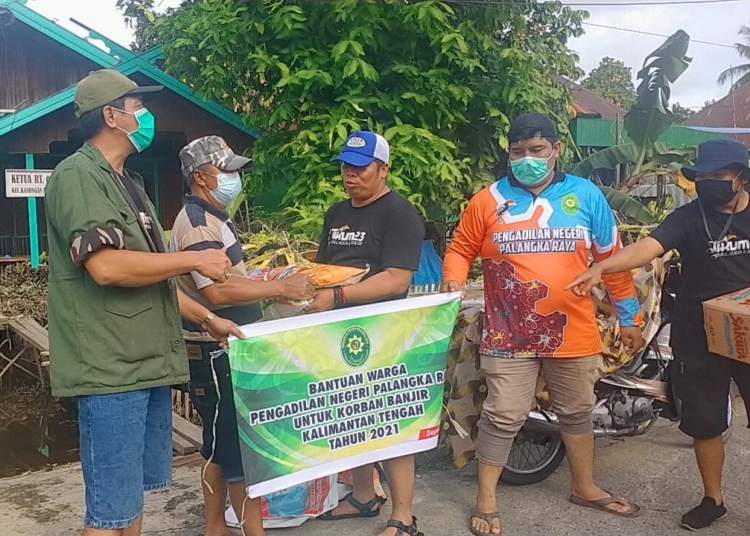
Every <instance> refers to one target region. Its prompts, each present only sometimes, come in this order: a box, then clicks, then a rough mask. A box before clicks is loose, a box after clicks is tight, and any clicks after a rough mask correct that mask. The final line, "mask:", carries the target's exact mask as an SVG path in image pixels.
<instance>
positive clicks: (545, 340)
mask: <svg viewBox="0 0 750 536" xmlns="http://www.w3.org/2000/svg"><path fill="white" fill-rule="evenodd" d="M621 248H622V244H621V242H620V238H619V234H618V232H617V225H616V222H615V219H614V216H613V214H612V210H611V209H610V207H609V205H608V204H607V200H606V199H605V198H604V195H603V194H602V193H601V191H600V190H599V188H597V187H596V186H595V185H594V184H592V183H591V182H590V181H588V180H586V179H582V178H580V177H574V176H572V175H565V174H563V173H559V172H557V173H556V174H555V177H554V179H553V181H552V183H551V184H550V185H549V186H548V187H547V188H546V189H545V190H544V191H542V192H541V193H540V194H539V195H538V196H535V195H533V194H532V193H531V192H529V191H528V190H526V189H524V188H522V187H521V186H520V185H519V184H518V183H517V182H516V181H515V179H509V178H508V177H505V178H503V179H501V180H499V181H498V182H496V183H494V184H493V185H491V186H488V187H487V188H484V189H483V190H482V191H480V192H479V193H478V194H476V195H475V196H474V197H473V198H472V199H471V201H470V202H469V206H468V207H467V208H466V210H465V211H464V213H463V215H462V216H461V221H460V222H459V224H458V228H457V229H456V233H455V236H454V237H453V240H452V241H451V244H450V247H449V248H448V251H447V252H446V255H445V263H444V265H443V280H444V281H458V282H459V283H462V284H463V283H464V282H465V280H466V277H467V275H468V272H469V267H470V265H471V263H472V261H473V260H474V259H475V258H476V256H477V255H478V254H480V253H481V255H482V268H483V272H484V295H485V321H484V331H483V334H482V344H481V347H480V352H481V353H482V354H485V355H490V356H494V357H544V358H548V357H556V358H566V357H567V358H574V357H585V356H590V355H595V354H598V353H600V352H601V351H602V346H601V338H600V336H599V330H598V327H597V324H596V317H595V313H594V305H593V303H592V301H591V298H590V297H587V296H584V297H578V296H576V295H575V294H574V293H573V292H570V291H566V290H564V288H565V285H566V284H568V283H569V282H570V281H571V280H573V278H575V277H576V276H577V275H578V274H580V273H581V272H583V271H584V270H586V269H587V268H588V266H589V252H591V253H593V256H594V260H596V261H597V262H599V261H601V260H603V259H605V258H606V257H608V256H610V255H612V254H613V253H615V252H616V251H618V250H619V249H621ZM604 281H605V283H606V284H607V288H608V290H609V294H610V298H611V300H612V302H613V303H614V305H615V308H616V310H617V315H618V318H619V322H620V325H621V326H623V327H625V326H628V327H629V326H636V325H639V324H640V313H639V309H640V308H639V305H638V299H637V295H636V291H635V286H634V284H633V277H632V275H631V274H630V273H629V272H628V273H620V274H612V275H608V276H605V277H604Z"/></svg>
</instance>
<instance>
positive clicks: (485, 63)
mask: <svg viewBox="0 0 750 536" xmlns="http://www.w3.org/2000/svg"><path fill="white" fill-rule="evenodd" d="M584 16H586V13H585V12H581V11H576V10H573V9H570V8H567V7H563V6H562V5H561V4H560V3H556V2H547V3H540V2H536V1H531V0H529V1H525V0H524V1H523V2H514V3H512V4H508V5H500V4H498V3H489V2H488V3H487V4H486V5H471V6H463V5H453V4H449V3H447V2H438V1H431V0H427V1H410V2H406V1H403V0H319V1H311V0H307V1H305V0H288V1H281V0H263V1H260V0H259V1H254V2H244V1H241V0H224V1H222V2H214V1H209V0H202V1H195V2H192V3H187V4H183V6H182V7H181V8H180V9H179V10H178V11H177V12H175V13H174V14H172V15H171V16H169V17H164V18H162V19H159V20H157V24H156V27H157V29H158V34H159V39H160V40H161V41H162V42H164V43H165V45H164V55H165V68H166V70H167V71H168V72H170V73H172V74H174V75H175V76H177V77H178V78H180V79H181V80H183V81H185V82H186V83H188V84H191V85H192V86H193V87H194V88H195V90H196V91H197V92H198V93H199V94H201V95H204V96H206V97H209V98H212V99H215V100H217V101H219V102H221V103H222V104H223V105H225V106H227V107H230V108H232V109H235V110H238V111H240V113H241V114H242V115H243V117H244V119H245V120H246V121H247V122H248V123H249V124H251V125H253V126H254V127H256V128H258V129H260V130H262V131H263V136H262V137H261V139H260V140H258V141H257V142H256V144H255V146H254V148H253V170H252V175H251V177H250V180H249V181H248V184H247V186H246V189H247V190H248V191H249V192H257V191H262V190H263V189H264V188H266V187H267V186H269V185H271V184H278V183H279V181H281V183H282V184H285V185H286V186H287V189H286V196H285V197H284V200H283V208H287V209H288V210H291V211H293V212H294V213H295V215H296V227H297V229H298V230H299V231H301V232H303V233H304V234H306V235H308V236H315V235H316V234H317V232H318V230H319V229H320V227H321V225H322V220H323V215H324V212H325V209H326V208H327V207H328V206H330V204H331V203H332V202H334V201H337V200H340V199H344V198H345V197H346V194H345V191H344V188H343V185H342V184H341V181H340V180H337V175H338V171H337V169H336V166H335V165H333V164H331V163H330V159H331V157H332V156H333V155H334V154H335V153H336V152H337V151H338V150H339V149H340V148H341V146H342V144H343V142H344V139H345V138H346V136H347V134H348V133H349V132H351V131H353V130H356V129H360V128H369V129H374V130H376V131H379V132H381V133H383V134H384V135H385V137H386V138H387V139H388V140H389V142H390V144H391V160H392V168H391V173H390V185H391V187H392V188H393V189H394V190H395V191H397V192H399V193H402V194H403V195H405V196H406V197H408V198H409V199H410V201H412V202H413V203H414V204H415V205H416V206H418V207H419V208H420V209H421V210H422V211H423V212H425V213H428V212H429V213H430V214H431V215H437V214H445V213H453V214H455V213H456V212H457V211H458V210H460V207H461V206H462V204H463V203H464V202H465V200H466V198H467V196H468V195H470V194H471V193H472V192H473V191H476V190H478V189H479V188H480V187H481V186H482V185H484V184H486V183H487V182H489V181H491V180H493V178H495V177H496V173H497V172H498V170H499V168H500V167H502V166H503V165H504V161H503V159H504V158H505V152H504V151H505V150H506V149H507V145H508V139H507V130H508V128H509V125H510V120H511V118H512V117H514V116H516V115H518V114H519V113H522V112H526V111H532V110H533V111H541V112H547V113H550V114H551V115H553V116H554V117H556V118H557V120H558V122H559V125H560V129H561V131H562V132H563V133H566V132H567V126H566V125H567V119H568V118H567V115H566V114H567V107H568V105H569V102H570V95H569V93H568V92H567V90H565V89H564V88H563V87H562V86H560V85H557V84H556V83H554V82H553V80H552V76H553V75H554V74H558V73H559V74H564V75H567V76H572V77H577V75H578V74H579V73H578V70H577V68H576V61H577V59H578V58H577V56H576V55H575V54H574V53H573V52H571V51H570V50H569V49H568V48H567V46H566V42H567V40H568V39H569V38H570V37H574V36H577V35H580V34H581V33H582V30H581V22H582V20H583V17H584Z"/></svg>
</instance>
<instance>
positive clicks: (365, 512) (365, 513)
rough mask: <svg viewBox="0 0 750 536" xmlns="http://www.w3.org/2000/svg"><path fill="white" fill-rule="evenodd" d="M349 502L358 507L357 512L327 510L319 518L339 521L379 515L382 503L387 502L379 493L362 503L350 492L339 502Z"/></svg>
mask: <svg viewBox="0 0 750 536" xmlns="http://www.w3.org/2000/svg"><path fill="white" fill-rule="evenodd" d="M344 501H346V502H348V503H349V504H351V505H352V506H353V507H354V508H356V509H357V512H356V513H354V514H339V515H336V514H334V513H333V510H331V511H330V512H326V513H324V514H321V515H319V516H318V517H317V519H319V520H321V521H339V520H341V519H355V518H366V517H377V516H379V515H380V505H381V504H383V503H385V499H381V498H380V497H378V496H377V495H375V497H373V498H372V500H370V501H369V502H366V503H361V502H359V501H358V500H357V499H355V498H354V495H353V494H352V493H350V494H349V495H347V496H346V497H344V498H343V499H341V500H340V501H339V504H341V503H342V502H344ZM375 505H377V506H378V507H377V508H375V510H373V507H374V506H375Z"/></svg>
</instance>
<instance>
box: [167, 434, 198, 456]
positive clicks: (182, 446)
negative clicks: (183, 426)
mask: <svg viewBox="0 0 750 536" xmlns="http://www.w3.org/2000/svg"><path fill="white" fill-rule="evenodd" d="M172 450H173V451H175V452H176V453H177V454H179V455H180V456H187V455H188V454H193V453H195V452H198V446H197V445H194V444H193V443H191V442H190V441H188V440H187V439H185V438H184V437H182V436H181V435H180V434H178V433H177V432H175V431H174V430H172Z"/></svg>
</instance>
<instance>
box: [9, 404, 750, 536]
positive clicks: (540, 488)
mask: <svg viewBox="0 0 750 536" xmlns="http://www.w3.org/2000/svg"><path fill="white" fill-rule="evenodd" d="M746 423H747V419H746V417H745V415H744V412H743V414H742V415H740V416H738V419H737V426H736V428H735V432H734V435H733V437H732V438H731V440H730V442H729V444H728V447H727V462H726V469H725V491H726V504H727V507H728V508H729V516H728V518H727V519H726V520H725V521H721V522H717V523H716V524H715V526H714V527H712V528H710V529H708V530H706V531H704V534H707V535H727V536H729V535H738V536H739V535H747V534H750V497H748V491H747V490H748V489H750V470H748V468H749V467H750V431H749V430H747V429H746V428H745V427H744V426H745V424H746ZM199 472H200V467H199V466H197V465H195V464H193V465H187V466H181V467H177V468H176V469H175V478H174V484H173V486H172V488H171V489H170V490H169V491H168V492H162V493H156V494H151V495H149V496H147V505H146V511H145V522H144V527H143V528H144V533H145V534H149V535H157V534H159V535H161V534H164V535H171V536H200V535H201V534H202V526H203V519H202V513H203V512H202V509H203V506H202V504H201V497H200V493H201V492H200V487H199V478H200V476H199ZM596 472H597V475H598V479H599V482H600V485H601V486H602V487H604V488H605V489H610V490H614V491H616V492H618V493H622V494H625V495H626V496H628V497H630V498H631V499H632V500H634V501H636V502H638V503H639V504H640V505H641V506H642V507H643V509H644V513H643V515H642V516H641V517H640V518H638V519H623V518H619V517H616V516H613V515H608V514H603V513H599V512H595V511H592V510H587V509H583V508H580V507H576V506H573V505H572V504H570V503H568V502H567V496H568V494H567V488H568V484H569V473H568V468H567V465H565V464H564V465H563V466H562V467H561V468H560V469H559V470H558V471H557V472H556V473H555V474H554V475H552V477H550V478H549V479H548V480H546V481H545V482H542V483H540V484H537V485H534V486H527V487H522V488H511V487H507V486H502V487H501V489H500V500H499V509H500V513H501V514H502V516H503V524H504V531H503V534H504V535H506V536H508V535H511V536H512V535H519V536H520V535H524V536H531V535H545V536H546V535H561V536H562V535H575V536H585V535H592V536H594V535H596V536H603V535H615V534H627V535H631V536H646V535H654V536H657V535H659V536H666V535H678V534H686V532H685V531H684V530H682V529H680V528H679V526H678V525H677V521H678V520H679V518H680V516H681V514H682V513H683V512H685V511H686V510H688V509H690V508H691V507H693V506H695V505H696V504H697V503H698V502H699V501H700V499H701V489H700V486H699V478H698V474H697V470H696V469H695V462H694V459H693V454H692V449H691V448H690V442H689V440H688V439H686V438H685V437H684V436H682V435H681V434H680V432H679V431H678V430H677V428H676V426H675V425H673V424H670V423H667V422H660V423H658V424H657V426H656V427H654V429H652V430H651V431H650V432H649V434H648V435H647V436H645V437H640V438H628V439H625V440H622V441H611V440H599V441H597V454H596ZM474 479H475V469H474V466H473V465H472V466H469V467H467V468H465V469H463V470H461V471H454V470H452V469H435V468H432V469H429V470H424V471H419V475H418V478H417V493H416V499H415V514H416V515H417V516H418V517H419V526H420V529H421V530H423V531H424V532H425V534H426V535H427V536H453V535H467V534H469V531H468V530H467V528H466V527H467V516H468V514H469V512H470V511H471V510H472V506H473V498H474V493H475V489H474ZM386 514H387V507H386V508H385V511H384V512H383V514H381V516H380V517H379V518H376V519H374V520H356V521H341V522H336V523H333V524H332V523H325V522H321V521H310V522H307V523H305V524H304V525H302V526H301V527H299V528H297V529H291V530H284V531H270V534H274V533H278V534H282V535H283V536H324V535H326V536H328V535H331V534H339V535H348V534H352V535H362V536H368V535H376V534H378V533H379V531H380V530H381V528H382V526H383V525H384V523H385V521H386V520H387V519H388V518H387V515H386ZM82 515H83V485H82V482H81V475H80V467H78V466H76V465H74V466H70V467H64V468H58V469H55V470H53V471H50V472H46V473H36V474H31V475H26V476H22V477H16V478H9V479H3V480H0V535H1V536H57V535H72V534H80V528H79V527H80V523H81V519H82Z"/></svg>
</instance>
